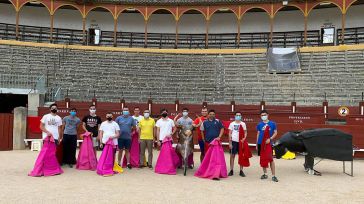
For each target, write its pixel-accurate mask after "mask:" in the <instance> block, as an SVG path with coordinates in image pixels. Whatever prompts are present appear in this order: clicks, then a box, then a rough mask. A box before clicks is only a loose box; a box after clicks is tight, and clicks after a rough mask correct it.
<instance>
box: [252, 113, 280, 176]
mask: <svg viewBox="0 0 364 204" xmlns="http://www.w3.org/2000/svg"><path fill="white" fill-rule="evenodd" d="M268 116H269V114H268V111H266V110H262V111H261V112H260V117H261V119H262V121H260V122H259V123H258V125H257V146H256V148H257V151H258V155H259V156H260V151H261V146H262V145H264V144H262V143H263V138H264V130H265V128H266V127H269V136H270V138H269V139H267V140H266V141H265V144H269V143H270V144H272V143H273V139H274V138H275V137H276V136H277V125H276V123H275V122H273V121H270V120H268ZM270 169H271V171H272V181H274V182H278V179H277V177H276V176H275V164H274V160H272V162H270ZM263 172H264V174H263V175H262V176H261V177H260V178H261V179H267V178H268V175H267V168H263Z"/></svg>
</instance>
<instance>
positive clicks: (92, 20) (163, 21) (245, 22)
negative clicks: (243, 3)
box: [0, 4, 364, 33]
mask: <svg viewBox="0 0 364 204" xmlns="http://www.w3.org/2000/svg"><path fill="white" fill-rule="evenodd" d="M363 11H364V5H355V6H352V7H351V8H350V9H349V10H348V13H347V17H346V27H347V28H350V27H364V12H363ZM19 20H20V21H19V22H20V24H25V25H33V26H45V27H49V26H50V17H49V14H48V11H47V10H46V8H35V7H29V6H26V7H24V8H23V9H22V10H21V13H20V19H19ZM0 22H1V23H10V24H15V10H14V8H13V6H12V5H11V4H0ZM86 22H87V24H86V26H87V27H89V26H90V25H91V24H97V25H98V26H99V27H100V29H102V30H109V31H113V30H114V21H113V18H112V16H111V14H110V13H108V12H96V11H91V12H90V14H89V15H88V17H87V21H86ZM54 23H55V24H54V25H55V28H70V29H79V30H81V29H82V18H81V15H80V13H79V12H78V10H66V9H60V10H58V11H57V12H56V13H55V18H54ZM324 23H332V24H333V25H335V26H336V27H337V28H341V13H340V10H339V9H338V8H329V9H314V10H313V11H312V12H311V13H310V16H309V18H308V29H309V30H314V29H315V30H317V29H320V28H321V26H322V25H323V24H324ZM303 28H304V22H303V15H302V14H301V12H300V11H281V12H278V14H277V15H276V18H275V20H274V31H299V30H303ZM269 29H270V28H269V17H268V15H267V14H266V13H265V12H248V13H247V14H245V15H244V16H243V19H242V21H241V32H242V33H250V32H268V31H269ZM205 30H206V24H205V18H204V16H203V15H202V14H185V15H183V16H182V17H181V19H180V21H179V33H205ZM118 31H124V32H142V33H143V32H144V18H143V17H142V15H140V14H127V13H122V14H121V15H120V16H119V19H118ZM148 32H153V33H174V32H175V21H174V18H173V16H172V15H171V14H153V15H152V17H151V18H150V21H149V22H148ZM236 32H237V22H236V18H235V15H234V14H232V13H229V14H215V15H213V16H212V19H211V22H210V33H236Z"/></svg>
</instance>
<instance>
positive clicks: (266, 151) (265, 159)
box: [260, 125, 273, 168]
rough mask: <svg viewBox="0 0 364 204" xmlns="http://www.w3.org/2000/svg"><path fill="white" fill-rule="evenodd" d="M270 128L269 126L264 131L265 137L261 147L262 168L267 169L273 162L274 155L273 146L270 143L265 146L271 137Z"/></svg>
mask: <svg viewBox="0 0 364 204" xmlns="http://www.w3.org/2000/svg"><path fill="white" fill-rule="evenodd" d="M269 129H270V128H269V126H268V125H267V126H266V128H265V130H264V136H263V140H262V144H261V146H260V166H261V167H263V168H267V167H268V164H269V163H270V162H272V161H273V155H272V151H273V150H272V145H271V144H270V143H268V144H265V142H266V141H267V139H269V138H270V136H269Z"/></svg>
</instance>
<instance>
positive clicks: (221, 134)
mask: <svg viewBox="0 0 364 204" xmlns="http://www.w3.org/2000/svg"><path fill="white" fill-rule="evenodd" d="M223 135H224V128H221V129H220V134H219V137H218V140H221V137H222V136H223Z"/></svg>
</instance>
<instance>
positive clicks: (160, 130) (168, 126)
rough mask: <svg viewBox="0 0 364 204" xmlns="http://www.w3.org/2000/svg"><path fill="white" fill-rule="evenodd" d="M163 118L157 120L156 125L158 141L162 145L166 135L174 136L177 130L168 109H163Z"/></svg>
mask: <svg viewBox="0 0 364 204" xmlns="http://www.w3.org/2000/svg"><path fill="white" fill-rule="evenodd" d="M161 116H162V117H161V118H160V119H159V120H158V121H157V123H156V124H155V126H156V127H157V131H156V132H157V143H158V146H161V144H162V141H163V139H164V138H165V137H166V136H172V135H174V133H175V132H176V128H175V124H174V121H173V120H172V119H170V118H168V110H167V109H162V110H161Z"/></svg>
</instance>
